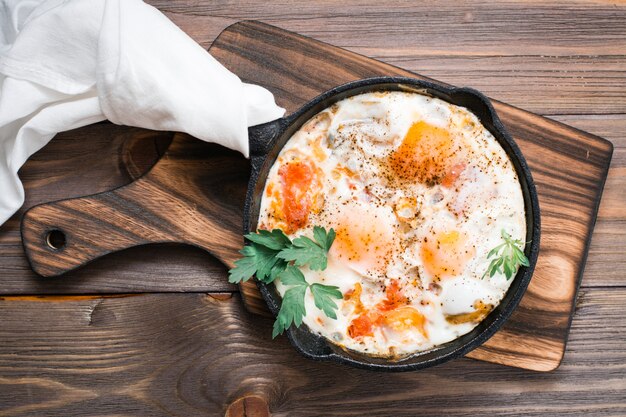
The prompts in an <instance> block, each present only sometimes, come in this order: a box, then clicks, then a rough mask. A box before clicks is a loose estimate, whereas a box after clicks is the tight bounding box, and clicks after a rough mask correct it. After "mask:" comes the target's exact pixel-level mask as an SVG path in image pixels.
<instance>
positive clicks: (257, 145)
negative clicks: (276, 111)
mask: <svg viewBox="0 0 626 417" xmlns="http://www.w3.org/2000/svg"><path fill="white" fill-rule="evenodd" d="M288 124H289V120H288V119H287V118H281V119H276V120H274V121H271V122H268V123H263V124H260V125H256V126H252V127H249V128H248V142H249V143H250V159H252V160H253V161H254V160H255V159H258V158H261V159H263V158H265V156H266V155H267V154H268V153H269V152H270V150H271V149H272V147H273V146H274V141H275V140H276V138H277V137H278V135H279V134H280V133H281V132H282V130H283V129H284V128H285V126H287V125H288Z"/></svg>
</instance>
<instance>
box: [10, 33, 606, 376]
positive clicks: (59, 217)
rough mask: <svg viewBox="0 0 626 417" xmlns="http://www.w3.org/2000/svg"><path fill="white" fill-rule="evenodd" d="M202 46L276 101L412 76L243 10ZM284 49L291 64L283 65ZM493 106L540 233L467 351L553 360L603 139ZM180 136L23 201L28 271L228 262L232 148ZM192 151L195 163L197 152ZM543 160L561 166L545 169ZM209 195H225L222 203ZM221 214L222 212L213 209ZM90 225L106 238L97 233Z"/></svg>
mask: <svg viewBox="0 0 626 417" xmlns="http://www.w3.org/2000/svg"><path fill="white" fill-rule="evenodd" d="M210 51H211V53H212V54H213V55H214V56H215V57H216V58H218V59H219V60H220V61H221V62H222V63H223V64H224V65H225V66H226V67H228V68H229V69H231V71H233V72H235V73H236V74H238V75H240V76H241V77H242V78H243V79H244V80H246V81H249V82H253V83H257V84H260V85H263V86H266V87H268V88H270V89H271V90H272V91H273V92H274V93H275V95H276V98H277V101H278V103H279V104H281V105H283V106H285V107H286V108H287V109H288V111H294V110H295V109H296V108H298V107H299V106H301V105H302V104H304V102H306V101H307V100H309V99H311V98H313V97H314V96H315V95H317V94H320V93H321V92H323V91H324V90H327V89H330V88H332V87H333V86H335V85H338V84H342V83H345V82H347V81H351V80H354V79H358V78H365V77H369V76H375V75H404V76H416V75H415V74H412V73H409V72H407V71H405V70H401V69H399V68H395V67H392V66H389V65H387V64H383V63H380V62H378V61H375V60H372V59H370V58H366V57H363V56H360V55H357V54H354V53H350V52H347V51H344V50H341V49H338V48H336V47H333V46H330V45H327V44H323V43H320V42H318V41H314V40H311V39H308V38H305V37H302V36H299V35H296V34H293V33H290V32H286V31H282V30H280V29H277V28H275V27H272V26H269V25H265V24H261V23H255V22H245V23H240V24H236V25H233V26H230V27H229V28H228V29H227V30H225V31H224V32H222V34H221V35H220V36H219V37H218V38H217V39H216V41H215V42H214V44H213V46H212V47H211V50H210ZM292 61H294V62H297V63H298V65H296V66H293V65H286V64H287V63H289V62H292ZM418 77H419V76H418ZM494 106H495V107H496V110H497V111H498V114H499V116H500V118H501V119H502V121H503V123H504V124H505V126H506V127H507V128H508V130H509V132H510V133H511V134H512V136H513V137H514V138H515V139H516V141H517V143H518V144H519V145H520V147H521V148H522V151H523V152H524V154H525V156H526V158H527V160H528V163H529V166H530V167H531V170H532V172H533V176H534V179H535V182H536V184H537V190H538V192H539V197H540V205H541V208H542V223H543V227H542V229H543V233H542V234H543V243H542V248H541V254H540V257H539V261H538V263H537V269H536V272H535V275H534V277H533V281H532V282H531V285H530V286H529V289H528V291H527V294H526V296H525V297H524V299H523V300H522V303H521V305H520V307H519V308H518V310H517V311H516V312H515V314H514V315H513V316H512V317H511V319H510V320H509V322H508V323H507V325H506V326H505V327H504V328H503V329H502V330H501V331H500V332H499V334H497V335H496V336H494V337H493V338H492V339H491V340H490V341H489V342H488V343H487V344H486V345H485V346H484V347H482V348H481V349H479V350H477V351H476V352H473V353H472V354H471V355H472V357H475V358H479V359H483V360H488V361H492V362H497V363H503V364H509V365H512V366H518V367H524V368H528V369H534V370H542V371H548V370H553V369H555V368H556V367H557V366H558V365H559V363H560V361H561V358H562V355H563V352H564V349H565V343H566V340H567V333H568V329H569V321H570V317H571V316H570V315H571V312H572V309H573V305H574V298H575V294H576V291H577V288H578V284H579V280H580V277H581V275H582V268H583V266H584V259H585V257H586V254H587V250H588V243H589V242H588V240H589V237H590V234H591V231H592V229H593V224H594V222H595V216H596V210H597V204H598V200H599V197H600V195H601V192H602V187H603V184H604V179H605V178H606V171H607V169H608V162H609V161H610V157H611V153H612V146H611V144H610V143H609V142H606V141H604V140H602V139H600V138H598V137H594V136H592V135H589V134H585V133H584V132H581V131H577V130H575V129H572V128H569V127H567V126H565V125H562V124H559V123H556V122H554V121H551V120H548V119H545V118H542V117H539V116H537V115H534V114H531V113H528V112H525V111H523V110H520V109H517V108H515V107H511V106H509V105H506V104H503V103H501V102H494ZM183 138H185V137H184V136H177V137H175V138H174V140H173V142H172V144H171V145H170V148H169V149H168V150H167V152H166V154H165V157H163V158H162V159H161V160H160V161H159V162H158V163H157V164H156V165H155V166H154V168H152V170H150V172H149V173H148V174H146V175H145V176H144V177H141V178H140V179H139V180H137V181H135V182H134V183H132V184H130V185H128V186H126V187H123V188H120V189H117V190H114V191H112V192H109V193H102V194H98V195H95V196H91V197H84V198H80V199H71V200H65V201H60V202H56V203H49V204H44V205H40V206H37V207H34V208H32V209H31V210H29V211H28V212H27V213H26V214H25V216H24V219H23V222H22V235H23V241H24V247H25V250H26V254H27V256H28V257H29V260H30V263H31V265H32V266H33V268H34V269H35V271H37V272H38V273H40V274H42V275H45V276H55V275H58V274H60V273H63V272H65V271H67V270H71V269H74V268H76V267H78V266H80V265H82V264H84V263H87V262H89V261H91V260H93V259H95V258H97V257H99V256H101V255H104V254H107V253H110V252H112V251H115V250H120V249H124V248H127V247H131V246H135V245H139V244H145V243H150V242H164V241H165V242H181V243H188V244H193V245H196V246H199V247H201V248H204V249H206V250H207V251H209V252H210V253H213V254H214V255H216V256H217V257H218V259H221V260H222V261H223V262H224V263H225V264H226V265H232V262H233V260H234V259H236V258H237V257H238V255H237V249H238V248H239V247H240V245H241V238H240V237H239V236H240V230H241V224H242V220H241V206H242V204H241V203H242V199H243V194H244V192H243V189H244V186H245V181H244V180H243V179H244V178H245V177H242V176H239V177H237V175H236V172H237V166H236V164H234V161H235V159H228V160H226V161H224V160H223V159H224V158H223V157H222V156H221V155H219V154H215V153H214V152H206V153H204V154H202V153H199V151H198V150H197V149H196V147H198V149H203V147H205V146H206V145H204V144H202V145H200V144H195V143H194V142H193V141H191V140H189V139H187V140H186V141H185V140H183ZM202 157H204V161H205V162H204V163H203V164H202V163H199V162H198V161H202V160H203V158H202ZM233 158H234V157H233ZM555 165H559V166H562V168H561V169H559V170H558V171H557V170H554V166H555ZM230 178H236V179H239V180H240V181H239V182H232V181H230V182H231V185H230V186H231V187H232V188H233V189H237V190H238V192H236V193H234V194H233V193H230V192H226V190H224V189H220V188H217V189H216V190H214V189H213V188H215V187H211V184H220V185H221V184H222V183H224V181H226V182H228V181H229V179H230ZM207 187H208V188H209V191H208V192H205V191H204V189H205V188H207ZM237 187H238V188H237ZM237 195H238V196H239V197H240V199H239V201H237ZM221 196H225V197H227V198H230V199H231V200H232V202H231V203H230V204H229V203H228V202H224V203H223V202H222V201H221ZM221 217H224V218H225V219H226V220H224V221H221ZM220 226H221V228H220ZM53 229H55V230H61V231H62V232H63V233H65V235H66V236H67V245H66V246H65V247H63V248H61V249H58V250H57V249H53V248H51V247H50V246H49V245H46V243H45V240H46V234H47V233H48V232H49V231H50V230H53ZM564 230H566V231H567V236H566V237H564V236H563V231H564ZM101 235H105V236H106V237H107V238H106V239H104V240H100V239H98V237H99V236H101ZM240 287H241V291H242V295H243V297H244V300H245V301H246V302H247V307H248V309H249V310H250V311H252V312H255V313H257V314H264V315H266V314H267V309H266V308H265V305H264V303H263V301H262V299H261V297H260V295H259V294H258V292H257V290H256V287H255V285H254V284H253V283H251V282H248V283H245V284H242V285H241V286H240Z"/></svg>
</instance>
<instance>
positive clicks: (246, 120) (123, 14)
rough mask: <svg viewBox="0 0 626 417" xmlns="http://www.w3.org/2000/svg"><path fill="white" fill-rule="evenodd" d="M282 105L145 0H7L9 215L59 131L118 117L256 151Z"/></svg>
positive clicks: (4, 68)
mask: <svg viewBox="0 0 626 417" xmlns="http://www.w3.org/2000/svg"><path fill="white" fill-rule="evenodd" d="M283 114H284V109H282V108H280V107H278V106H277V105H276V104H275V102H274V97H273V96H272V94H271V93H270V92H269V91H267V90H266V89H264V88H262V87H259V86H256V85H252V84H246V83H243V82H241V80H240V79H239V78H238V77H237V76H236V75H234V74H233V73H231V72H230V71H228V70H227V69H226V68H224V67H223V66H222V65H221V64H220V63H219V62H218V61H217V60H215V59H214V58H213V57H212V56H211V55H209V54H208V52H207V51H205V50H204V49H203V48H202V47H201V46H200V45H198V44H197V43H196V42H194V41H193V40H192V39H191V38H189V37H188V36H187V35H186V34H185V33H184V32H183V31H181V30H180V29H179V28H178V27H177V26H176V25H174V24H173V23H172V22H171V21H170V20H169V19H168V18H167V17H165V16H164V15H163V14H162V13H161V12H159V11H158V10H157V9H155V8H154V7H152V6H149V5H147V4H145V3H143V2H141V1H140V0H123V1H122V0H90V1H84V0H47V1H32V0H30V1H29V0H21V1H15V0H2V2H0V224H2V223H4V222H5V221H6V220H7V219H8V218H9V217H10V216H11V215H12V214H13V213H15V211H17V210H18V209H19V207H20V206H21V205H22V204H23V202H24V189H23V187H22V184H21V182H20V180H19V178H18V175H17V172H18V170H19V168H20V167H21V166H22V165H23V164H24V162H25V161H26V159H28V157H29V156H30V155H32V154H33V153H34V152H36V151H38V150H39V149H41V148H42V147H43V146H44V145H45V144H46V143H48V141H50V139H52V137H53V136H54V135H55V134H56V133H58V132H62V131H66V130H70V129H74V128H77V127H80V126H84V125H87V124H91V123H95V122H98V121H101V120H104V119H109V120H110V121H111V122H113V123H116V124H123V125H129V126H138V127H143V128H147V129H154V130H170V131H180V132H186V133H189V134H190V135H192V136H194V137H197V138H199V139H202V140H205V141H208V142H215V143H219V144H221V145H224V146H226V147H229V148H231V149H234V150H237V151H239V152H241V153H242V154H244V155H245V156H246V157H247V156H248V131H247V127H248V126H253V125H256V124H260V123H265V122H268V121H271V120H274V119H277V118H279V117H281V116H282V115H283ZM85 146H88V144H85Z"/></svg>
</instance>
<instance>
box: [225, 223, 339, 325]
mask: <svg viewBox="0 0 626 417" xmlns="http://www.w3.org/2000/svg"><path fill="white" fill-rule="evenodd" d="M245 238H246V239H247V240H248V241H249V242H250V244H249V245H248V246H244V248H243V249H242V250H241V251H240V253H241V254H242V255H243V258H241V259H239V260H238V261H236V262H235V267H234V268H233V269H231V270H230V271H229V277H228V280H229V281H230V282H232V283H235V284H236V283H239V282H241V281H247V280H249V279H250V278H251V277H252V276H256V278H257V279H258V280H259V281H261V282H264V283H266V284H269V283H271V282H274V280H275V279H277V278H278V279H279V280H280V281H281V283H282V284H283V285H286V286H289V288H288V289H287V291H285V295H284V296H283V301H282V304H281V307H280V311H279V312H278V316H277V317H276V321H275V322H274V330H273V332H272V337H276V336H278V335H279V334H281V333H283V332H284V331H285V330H286V329H287V328H289V326H291V325H292V324H294V325H295V326H296V327H299V326H300V325H301V324H302V318H303V317H304V316H305V315H306V308H305V304H304V297H305V295H306V291H307V289H309V290H310V291H311V294H312V295H313V301H314V302H315V306H316V307H317V308H319V309H320V310H322V311H323V312H324V314H326V316H328V317H330V318H332V319H336V318H337V314H336V313H335V311H336V310H337V308H338V307H337V304H336V303H335V301H333V299H341V298H342V294H341V291H339V288H338V287H335V286H331V285H323V284H318V283H314V284H309V283H308V282H307V281H306V279H305V278H304V274H303V273H302V271H301V270H300V268H301V267H304V266H306V265H308V267H309V268H310V269H312V270H314V271H323V270H325V269H326V267H327V265H328V251H329V250H330V247H331V246H332V244H333V241H334V240H335V231H334V230H333V229H330V230H329V231H326V229H324V228H322V227H319V226H315V227H314V228H313V238H314V239H315V240H312V239H310V238H308V237H306V236H300V237H297V238H295V239H294V240H293V241H291V239H289V237H288V236H287V235H285V233H283V231H282V230H280V229H274V230H272V231H271V232H270V231H268V230H259V231H258V232H257V233H249V234H247V235H245Z"/></svg>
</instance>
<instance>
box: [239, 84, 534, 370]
mask: <svg viewBox="0 0 626 417" xmlns="http://www.w3.org/2000/svg"><path fill="white" fill-rule="evenodd" d="M390 87H393V88H390ZM405 89H407V90H409V91H411V90H413V91H415V90H420V91H416V92H421V93H426V94H431V93H432V92H435V93H438V94H441V95H443V96H447V97H455V96H460V95H467V96H468V97H473V98H474V99H476V100H477V103H478V106H479V107H480V108H478V107H474V106H472V107H470V106H465V107H466V108H468V110H470V111H471V112H473V113H474V114H476V115H477V116H479V118H480V119H481V123H483V124H484V125H486V126H485V127H486V128H487V129H488V130H490V131H491V133H492V134H493V135H494V137H495V138H496V139H497V140H498V142H500V144H501V145H503V148H504V150H505V152H506V153H507V155H508V156H509V158H511V160H512V162H513V163H514V165H515V169H516V172H517V174H518V177H519V178H520V183H522V191H523V192H524V199H525V206H526V207H525V210H526V219H527V222H526V223H527V240H530V242H529V243H528V244H527V245H526V248H525V251H526V254H527V256H528V258H529V261H530V266H529V267H522V268H520V269H519V270H518V273H517V274H516V276H515V277H514V278H513V280H514V281H513V283H512V284H511V287H509V291H508V292H507V294H506V295H505V299H508V302H507V303H506V305H504V306H503V302H504V299H503V301H502V302H501V303H500V304H499V305H498V306H497V307H496V309H498V312H496V311H495V310H494V311H492V313H490V314H489V316H487V317H486V318H485V319H484V320H483V321H482V322H481V323H483V322H486V321H487V320H488V319H489V318H490V317H491V320H490V323H488V325H486V326H484V327H483V328H482V330H480V331H479V332H477V333H476V334H475V335H474V336H473V337H471V338H469V340H468V341H466V342H464V343H462V344H460V343H459V342H458V341H459V340H461V339H464V338H465V336H467V335H471V334H472V333H474V332H475V331H476V329H478V328H479V327H481V323H479V325H478V326H476V327H475V328H474V330H472V331H471V332H469V333H467V334H466V335H464V336H461V337H459V338H457V339H454V340H452V341H450V342H448V343H445V344H443V345H440V346H437V347H435V348H433V349H431V350H429V351H426V352H416V353H415V354H412V355H409V356H407V357H406V358H403V359H402V360H399V361H393V360H389V359H387V360H385V359H375V358H373V357H367V356H366V355H357V356H359V357H360V358H363V360H360V359H357V358H355V357H354V356H353V355H351V354H350V353H348V352H345V351H341V349H340V348H338V347H336V346H334V345H333V344H332V342H330V341H328V340H326V339H325V338H323V341H324V342H325V344H326V347H327V352H324V353H323V354H318V353H312V351H311V350H307V349H305V348H303V346H302V344H301V340H300V338H301V336H302V333H301V332H302V331H304V332H306V333H308V334H309V335H310V336H311V337H317V338H322V337H321V336H315V333H313V332H311V331H309V330H308V328H306V326H301V328H299V329H297V331H298V334H296V330H295V329H294V328H293V326H292V327H291V328H289V329H288V330H287V331H286V335H287V338H288V339H289V341H290V343H291V344H292V345H293V346H294V347H295V348H296V350H297V351H298V352H300V353H301V354H302V355H304V356H305V357H307V358H309V359H313V360H332V361H335V362H339V363H345V364H348V365H351V366H354V367H357V368H362V369H369V370H378V371H412V370H419V369H423V368H427V367H431V366H435V365H438V364H441V363H444V362H447V361H449V360H452V359H455V358H459V357H462V356H464V355H466V354H467V353H469V352H470V351H471V350H473V349H475V348H477V347H478V346H480V345H482V344H483V343H484V342H485V341H487V340H488V339H489V338H490V337H491V336H493V334H495V332H496V331H497V330H499V329H500V328H501V327H502V325H503V324H504V322H505V321H506V320H507V319H508V318H509V317H510V315H511V314H512V313H513V311H514V310H515V309H516V307H517V306H518V304H519V302H520V300H521V298H522V297H523V295H524V293H525V291H526V289H527V287H528V284H529V282H530V280H531V278H532V274H533V271H534V267H535V265H536V262H537V257H538V252H539V239H540V211H539V201H538V196H537V192H536V189H535V185H534V181H533V178H532V175H531V173H530V169H529V167H528V164H527V162H526V160H525V158H524V156H523V154H522V152H521V150H520V149H519V147H518V146H517V144H516V143H515V141H514V139H513V138H512V137H511V135H510V134H509V133H508V132H507V130H506V129H505V127H504V125H503V124H502V122H501V121H500V119H499V117H498V115H497V113H496V111H495V109H494V108H493V105H492V104H491V102H490V100H489V99H488V98H487V97H486V96H485V95H483V94H482V93H480V92H479V91H477V90H474V89H472V88H467V87H461V88H459V87H447V86H442V85H440V84H436V83H432V82H429V81H424V80H420V79H415V78H409V77H373V78H365V79H360V80H356V81H352V82H349V83H346V84H342V85H339V86H337V87H334V88H332V89H330V90H327V91H325V92H323V93H322V94H320V95H319V96H317V97H315V98H314V99H312V100H310V101H309V102H307V103H306V104H305V105H303V106H302V107H301V108H300V109H298V110H297V111H296V112H294V113H292V114H291V115H289V116H287V117H285V118H282V119H278V120H276V121H273V122H270V123H266V124H264V125H259V126H256V127H253V128H251V129H250V143H251V154H252V155H251V160H252V173H251V176H250V182H249V185H248V191H247V195H246V202H245V206H244V233H248V232H249V231H250V230H251V224H252V217H253V215H254V216H255V217H258V209H257V210H256V213H255V212H253V211H254V210H255V208H254V199H255V196H256V192H255V191H256V190H255V189H256V188H258V186H259V181H260V179H262V180H263V184H262V185H263V187H264V185H265V179H266V176H262V175H260V172H261V169H262V168H263V167H266V168H267V165H268V164H269V163H270V162H271V164H273V163H274V158H272V156H271V155H270V151H274V152H275V153H276V154H277V153H278V152H279V151H280V149H282V146H283V145H280V149H277V146H276V145H277V144H278V142H280V141H279V139H284V135H285V133H286V132H287V131H288V130H289V129H294V127H295V129H296V130H297V129H299V128H300V127H301V126H302V125H303V124H304V123H306V121H307V120H308V119H309V118H310V116H312V115H310V116H309V117H306V118H305V117H304V116H305V115H307V114H308V113H310V112H311V110H312V109H315V108H316V107H318V106H319V105H320V104H321V103H325V102H327V101H329V100H330V101H332V100H333V99H335V100H334V101H335V102H336V101H339V100H340V99H342V98H345V97H348V96H351V95H357V94H362V93H364V92H366V90H368V91H376V90H405ZM351 92H354V94H350V93H351ZM436 96H438V95H436ZM337 97H340V98H337ZM439 98H441V97H439ZM442 99H443V98H442ZM443 100H444V101H448V102H451V101H450V100H445V99H443ZM451 104H455V103H452V102H451ZM329 105H330V104H328V103H326V104H325V105H324V106H323V108H326V107H328V106H329ZM321 110H322V108H320V109H319V110H317V111H315V113H317V112H318V111H321ZM315 113H314V114H315ZM482 113H484V116H483V117H481V116H480V114H482ZM483 119H484V120H483ZM489 125H491V127H492V128H491V129H490V128H489ZM289 136H291V134H289ZM286 140H288V138H286V139H285V142H286ZM503 142H504V143H503ZM505 145H506V146H505ZM270 159H271V161H270ZM271 164H270V166H271ZM267 169H268V170H269V168H267ZM529 209H530V211H531V213H530V214H529ZM255 223H256V220H255ZM529 238H530V239H529ZM514 285H515V286H516V288H515V290H514V291H512V287H513V286H514ZM257 286H258V287H259V290H260V292H261V294H262V296H263V298H264V300H265V302H266V303H267V305H268V307H269V309H270V311H271V312H272V313H273V314H274V315H276V314H277V313H278V310H279V308H280V297H276V296H275V295H274V294H272V290H273V285H272V284H270V285H266V284H263V283H261V282H259V281H257ZM277 298H278V299H277ZM496 313H497V314H496ZM303 328H306V329H304V330H301V329H303ZM455 342H457V343H456V344H458V346H456V347H451V346H453V344H454V343H455ZM443 349H446V351H445V352H444V353H442V354H439V355H438V354H437V352H438V351H440V350H443ZM427 354H430V355H432V356H433V357H431V358H429V359H425V360H422V361H419V360H418V361H417V362H409V361H410V360H412V359H413V360H415V359H419V357H421V356H425V355H427Z"/></svg>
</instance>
